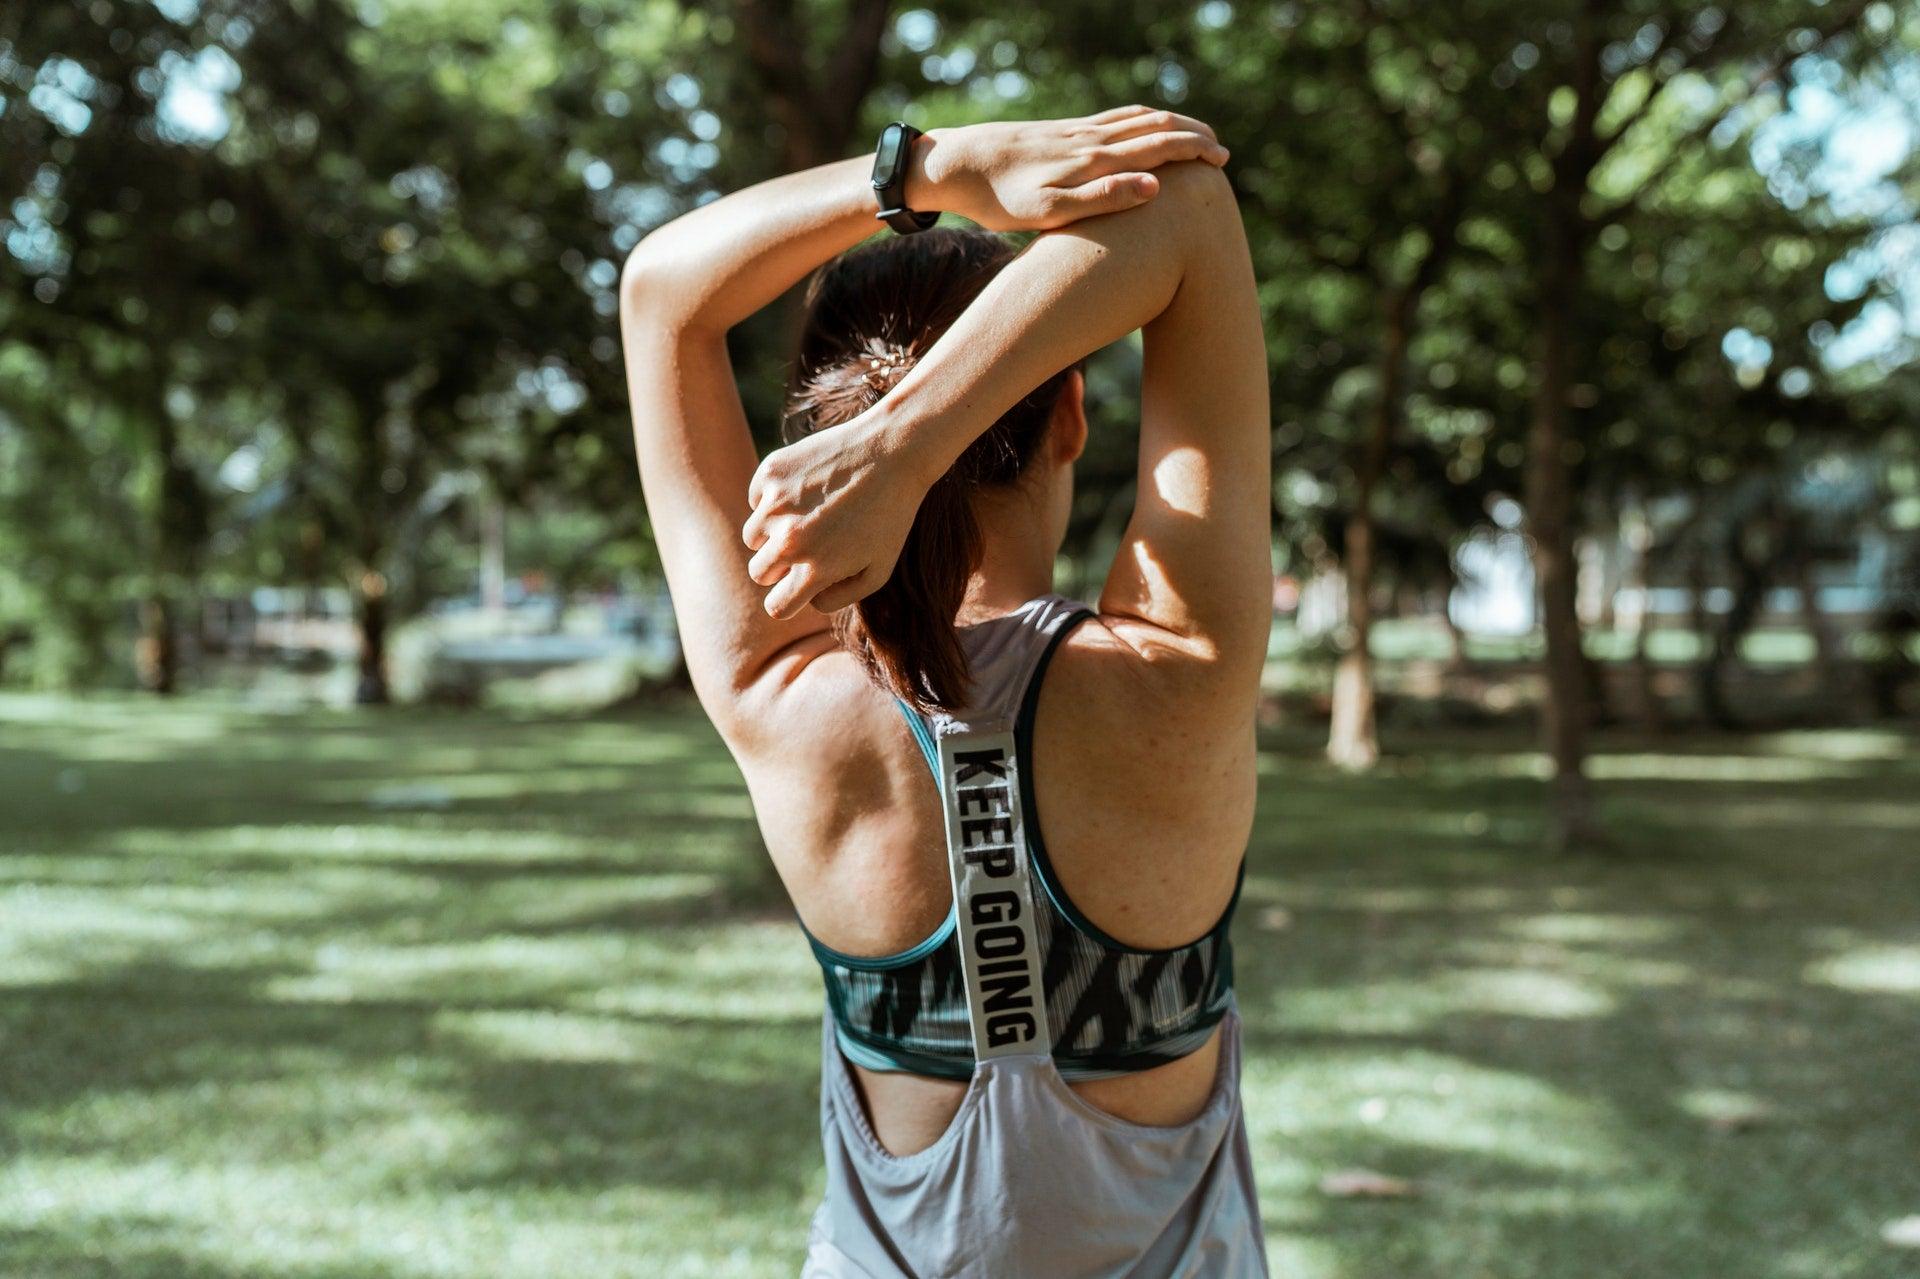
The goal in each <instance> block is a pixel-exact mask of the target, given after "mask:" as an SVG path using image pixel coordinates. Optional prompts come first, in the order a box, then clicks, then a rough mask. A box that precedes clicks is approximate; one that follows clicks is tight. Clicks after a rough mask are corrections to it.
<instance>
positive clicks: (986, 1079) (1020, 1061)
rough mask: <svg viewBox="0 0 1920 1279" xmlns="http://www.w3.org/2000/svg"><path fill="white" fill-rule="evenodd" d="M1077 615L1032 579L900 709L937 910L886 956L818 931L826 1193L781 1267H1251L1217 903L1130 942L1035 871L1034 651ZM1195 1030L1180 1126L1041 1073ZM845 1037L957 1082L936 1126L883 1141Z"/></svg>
mask: <svg viewBox="0 0 1920 1279" xmlns="http://www.w3.org/2000/svg"><path fill="white" fill-rule="evenodd" d="M1086 615H1087V614H1086V613H1085V610H1084V609H1081V608H1080V607H1079V606H1077V605H1075V604H1073V603H1072V602H1071V601H1068V600H1064V599H1062V598H1060V597H1057V596H1046V597H1043V598H1041V599H1038V600H1034V601H1032V602H1030V603H1028V604H1027V605H1025V606H1023V607H1022V608H1020V609H1019V610H1017V611H1015V612H1014V613H1012V614H1010V615H1008V616H1007V617H1003V618H997V619H995V620H994V621H991V622H987V623H984V624H983V625H981V626H975V627H968V628H966V629H964V630H963V631H962V632H961V642H962V644H963V646H964V647H965V649H966V651H967V654H968V657H969V659H970V661H971V663H972V673H973V677H974V695H973V697H972V699H971V703H972V704H971V705H969V706H968V707H967V708H966V709H965V710H964V711H962V712H960V713H957V714H954V715H940V716H935V717H932V718H931V719H930V720H927V721H920V722H919V724H918V731H917V733H916V736H919V737H920V738H921V742H922V747H923V749H925V750H927V753H928V755H929V758H930V762H932V763H933V765H934V769H935V776H936V778H937V780H938V782H939V786H940V791H941V798H942V803H943V807H944V810H945V824H946V834H947V852H948V863H949V870H950V876H951V880H952V886H953V893H954V910H953V912H952V913H951V914H950V916H949V918H948V921H947V923H946V924H944V925H943V926H942V928H941V929H940V930H939V931H937V932H936V933H935V934H934V935H933V936H932V937H930V938H928V939H927V940H926V941H925V942H923V943H921V945H919V946H916V947H914V948H912V949H911V950H910V951H907V952H904V953H903V955H900V956H891V957H888V958H887V959H883V960H865V959H852V958H850V957H846V956H836V955H835V954H834V952H831V951H828V950H826V948H825V947H822V946H820V945H819V943H818V942H816V943H815V953H816V955H818V956H819V957H820V960H821V965H822V969H823V971H824V972H825V973H826V976H827V989H828V1009H827V1013H826V1015H825V1016H824V1017H823V1018H822V1025H821V1089H820V1133H821V1142H822V1146H823V1148H824V1151H825V1155H826V1165H827V1193H826V1197H825V1200H824V1202H822V1204H821V1205H820V1208H819V1211H818V1212H816V1213H815V1214H814V1219H813V1230H812V1234H811V1237H810V1238H809V1240H808V1250H807V1259H806V1265H805V1269H804V1270H803V1271H802V1279H1041V1277H1044V1279H1170V1277H1172V1276H1178V1277H1179V1279H1260V1277H1261V1276H1265V1275H1266V1274H1267V1266H1266V1250H1265V1244H1264V1240H1263V1237H1262V1231H1261V1223H1260V1213H1259V1204H1258V1197H1257V1195H1256V1193H1255V1188H1254V1180H1253V1167H1252V1159H1251V1157H1250V1154H1249V1149H1248V1142H1247V1133H1246V1122H1245V1116H1244V1114H1243V1112H1242V1110H1241V1103H1240V1025H1239V1016H1238V1014H1237V1012H1236V1011H1235V1008H1234V1000H1233V989H1232V975H1231V965H1230V962H1229V952H1228V950H1227V944H1226V942H1227V923H1228V919H1227V918H1226V917H1223V918H1222V919H1221V921H1220V923H1219V924H1218V925H1217V926H1216V927H1215V928H1214V929H1213V930H1211V931H1210V932H1209V933H1208V934H1207V936H1205V937H1203V938H1201V939H1199V940H1198V941H1196V942H1194V943H1192V944H1191V945H1188V946H1182V947H1175V948H1172V949H1170V950H1163V951H1143V950H1135V949H1132V948H1128V947H1125V946H1122V945H1120V944H1119V943H1117V942H1115V941H1114V940H1113V939H1112V938H1109V937H1105V936H1104V935H1103V934H1101V933H1100V932H1099V931H1098V930H1097V929H1094V928H1093V927H1092V926H1091V924H1090V923H1089V922H1088V921H1086V920H1084V919H1083V918H1081V917H1080V916H1079V914H1078V912H1077V911H1075V910H1073V908H1072V905H1071V903H1070V902H1068V901H1067V899H1066V897H1065V895H1064V894H1063V893H1060V892H1059V886H1058V883H1057V882H1055V881H1054V880H1053V878H1052V876H1051V873H1050V871H1049V870H1048V869H1047V868H1046V863H1045V852H1044V849H1043V847H1042V845H1041V842H1040V840H1039V838H1038V831H1037V828H1036V822H1035V819H1034V810H1033V803H1032V786H1031V783H1030V781H1029V780H1028V779H1030V777H1031V774H1032V770H1031V767H1030V762H1031V754H1032V752H1031V732H1032V718H1033V703H1034V701H1035V700H1036V693H1037V690H1038V687H1039V680H1040V676H1041V673H1042V672H1043V671H1044V668H1045V663H1046V658H1047V656H1048V655H1049V654H1050V653H1051V652H1052V651H1053V648H1054V646H1055V645H1056V644H1057V643H1058V642H1059V640H1060V638H1061V636H1063V635H1064V634H1065V633H1066V631H1067V628H1068V627H1070V626H1071V625H1073V624H1074V622H1076V621H1078V620H1079V619H1080V618H1081V617H1084V616H1086ZM1036 885H1037V886H1036ZM1238 895H1239V894H1238V891H1237V890H1236V892H1235V897H1236V898H1237V897H1238ZM1231 914H1232V906H1231V905H1230V906H1229V907H1228V909H1227V911H1226V912H1225V915H1226V916H1227V917H1230V916H1231ZM889 974H892V975H893V979H892V981H891V983H889V981H888V975H889ZM875 975H877V980H876V979H874V978H875ZM1216 1026H1218V1028H1219V1032H1218V1033H1219V1034H1220V1037H1221V1039H1220V1061H1219V1066H1218V1068H1217V1071H1216V1074H1215V1078H1214V1083H1213V1088H1212V1091H1211V1092H1210V1093H1209V1095H1208V1097H1207V1100H1206V1102H1205V1103H1204V1105H1203V1106H1202V1108H1201V1110H1200V1112H1199V1114H1197V1115H1196V1116H1195V1117H1194V1118H1193V1119H1191V1120H1189V1121H1188V1122H1186V1123H1184V1124H1177V1125H1172V1126H1168V1127H1156V1126H1146V1125H1141V1124H1134V1123H1130V1122H1128V1121H1126V1120H1123V1119H1121V1118H1119V1117H1118V1116H1115V1115H1112V1114H1109V1113H1107V1112H1105V1111H1102V1110H1100V1109H1098V1108H1097V1107H1095V1106H1093V1105H1092V1104H1091V1103H1089V1102H1087V1101H1086V1100H1084V1099H1083V1098H1081V1097H1080V1096H1079V1094H1077V1093H1075V1092H1074V1091H1073V1090H1072V1089H1071V1088H1069V1087H1068V1086H1067V1084H1066V1082H1065V1080H1064V1079H1063V1078H1062V1075H1063V1073H1064V1072H1065V1070H1066V1068H1067V1067H1068V1066H1069V1065H1073V1066H1075V1067H1078V1068H1080V1069H1082V1070H1083V1071H1091V1072H1102V1073H1107V1072H1112V1071H1114V1070H1119V1069H1139V1068H1141V1067H1142V1066H1144V1065H1150V1064H1155V1063H1157V1062H1159V1061H1164V1060H1168V1059H1171V1058H1172V1057H1176V1056H1179V1055H1181V1054H1182V1053H1183V1052H1187V1051H1191V1050H1192V1049H1193V1048H1195V1047H1198V1046H1199V1045H1200V1044H1201V1043H1203V1042H1204V1041H1205V1038H1206V1036H1207V1035H1208V1034H1210V1033H1213V1032H1214V1028H1215V1027H1216ZM863 1055H864V1056H865V1057H866V1058H867V1059H868V1060H881V1061H887V1062H890V1063H901V1062H906V1061H910V1062H911V1065H896V1066H895V1068H909V1069H914V1070H918V1071H921V1072H922V1073H927V1074H941V1075H950V1076H953V1077H965V1078H966V1079H967V1080H968V1083H967V1089H966V1092H965V1094H964V1096H963V1097H962V1099H961V1101H960V1105H959V1108H958V1110H957V1111H956V1112H955V1114H954V1117H953V1119H952V1121H951V1122H950V1123H949V1125H948V1127H947V1130H946V1132H945V1133H944V1134H942V1136H941V1137H940V1139H939V1140H938V1141H936V1142H934V1144H933V1145H931V1146H929V1147H928V1148H926V1149H925V1150H921V1151H917V1152H915V1153H913V1154H910V1155H904V1156H900V1155H894V1154H891V1153H890V1152H888V1151H887V1150H886V1149H885V1147H883V1146H881V1144H880V1143H879V1140H878V1139H877V1138H876V1137H875V1135H874V1132H873V1129H872V1126H871V1125H870V1124H869V1122H868V1120H867V1116H866V1112H865V1108H864V1106H863V1104H862V1101H861V1098H860V1094H859V1088H858V1084H857V1081H856V1079H855V1078H854V1075H853V1071H852V1069H851V1068H850V1066H849V1065H848V1061H849V1059H850V1058H851V1059H852V1060H855V1061H859V1060H862V1058H863Z"/></svg>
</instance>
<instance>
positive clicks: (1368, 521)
mask: <svg viewBox="0 0 1920 1279" xmlns="http://www.w3.org/2000/svg"><path fill="white" fill-rule="evenodd" d="M1412 312H1413V298H1412V296H1411V295H1410V294H1409V293H1408V292H1407V291H1406V290H1396V291H1395V292H1394V293H1393V294H1392V295H1390V296H1389V298H1388V300H1387V306H1386V315H1385V324H1384V326H1383V327H1384V331H1383V333H1382V340H1381V344H1380V398H1379V400H1378V401H1377V402H1376V403H1375V405H1374V408H1373V421H1372V423H1371V424H1370V426H1369V428H1368V433H1367V440H1366V444H1365V446H1364V447H1363V448H1362V450H1361V453H1360V459H1359V465H1358V466H1356V467H1355V468H1354V494H1353V513H1352V515H1351V516H1350V517H1349V518H1348V520H1347V530H1346V546H1345V551H1344V554H1343V556H1342V558H1343V560H1344V561H1345V567H1346V573H1347V626H1346V650H1345V651H1344V652H1343V653H1341V655H1340V665H1339V666H1338V668H1337V669H1336V670H1335V671H1334V676H1333V726H1332V729H1331V731H1330V732H1329V734H1328V737H1327V758H1328V759H1330V760H1332V761H1333V762H1334V763H1336V764H1338V765H1340V767H1342V768H1347V769H1354V770H1361V769H1368V768H1372V767H1373V766H1374V764H1376V763H1377V762H1379V759H1380V736H1379V729H1378V723H1377V717H1376V714H1375V709H1376V703H1377V696H1376V688H1375V684H1374V667H1373V647H1372V642H1373V570H1374V564H1375V558H1376V557H1375V554H1374V551H1375V532H1376V531H1375V528H1374V521H1373V500H1374V492H1375V490H1377V489H1378V488H1379V487H1380V479H1381V476H1382V475H1383V474H1384V473H1385V471H1386V467H1387V454H1388V451H1389V450H1390V449H1391V448H1392V447H1393V435H1394V427H1395V425H1396V424H1397V422H1398V420H1399V414H1400V397H1401V396H1402V395H1404V394H1405V384H1406V363H1407V344H1408V342H1409V340H1410V332H1409V331H1410V329H1411V327H1412V324H1411V321H1412Z"/></svg>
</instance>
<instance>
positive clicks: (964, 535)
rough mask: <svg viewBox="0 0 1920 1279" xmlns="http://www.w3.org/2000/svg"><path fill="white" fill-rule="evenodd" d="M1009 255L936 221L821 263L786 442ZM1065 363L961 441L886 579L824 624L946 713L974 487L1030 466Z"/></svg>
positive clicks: (955, 672)
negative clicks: (976, 434) (976, 433)
mask: <svg viewBox="0 0 1920 1279" xmlns="http://www.w3.org/2000/svg"><path fill="white" fill-rule="evenodd" d="M1015 252H1016V250H1015V249H1014V247H1013V246H1012V245H1011V244H1009V243H1007V241H1005V240H1003V239H1001V238H1000V237H999V236H997V235H994V234H992V233H990V232H986V231H960V230H950V229H947V228H936V229H935V230H932V231H925V232H922V233H920V234H918V235H902V236H887V237H885V238H884V239H880V240H876V241H874V242H873V243H871V244H868V245H864V246H862V247H860V248H857V249H854V250H852V251H851V252H848V253H845V254H842V255H841V256H840V257H839V258H837V259H836V260H834V261H833V262H831V263H829V264H827V265H826V266H825V267H823V268H821V270H820V271H819V273H818V274H816V275H815V276H814V278H813V282H812V284H811V285H809V286H808V289H807V316H806V324H805V327H804V328H803V329H802V331H801V335H800V354H799V359H798V360H797V362H796V364H795V368H794V375H793V382H792V385H791V387H790V389H789V391H788V396H787V414H786V421H785V425H784V435H785V437H786V439H787V440H788V441H789V442H791V441H793V440H796V439H798V438H800V437H801V436H803V435H807V434H809V433H810V432H813V431H818V430H821V429H823V428H825V427H829V426H837V425H839V424H840V423H842V422H845V421H847V420H849V419H851V418H853V417H856V416H858V415H859V414H861V413H864V412H866V411H867V410H868V409H870V408H872V407H873V406H874V405H875V404H877V403H879V401H880V397H881V396H883V395H885V394H886V393H887V392H888V391H889V390H891V389H892V387H893V386H894V384H895V383H897V382H898V381H899V380H900V379H901V377H903V376H904V375H905V374H906V371H907V370H908V369H909V368H911V367H912V366H913V364H914V362H915V361H917V360H918V359H920V358H921V357H922V356H923V355H925V354H926V353H927V351H928V350H929V349H930V348H931V347H932V346H933V344H934V342H935V341H937V340H938V339H939V337H940V335H941V334H942V333H945V332H946V331H947V329H948V328H949V327H950V326H951V325H952V324H953V322H954V321H955V320H956V319H958V318H959V317H960V313H961V312H962V311H964V310H966V308H967V305H968V304H969V303H971V302H972V301H973V300H974V298H976V297H978V296H979V295H980V291H981V290H982V289H984V288H985V287H986V285H987V282H988V281H989V280H991V279H992V278H993V277H994V276H995V275H996V274H998V273H999V271H1000V268H1001V267H1003V266H1005V265H1006V264H1007V263H1008V262H1010V261H1012V260H1013V258H1014V255H1015ZM1076 367H1077V366H1076ZM1072 371H1073V370H1072V369H1063V370H1062V371H1061V372H1059V373H1057V374H1055V375H1054V376H1052V377H1050V378H1048V379H1047V380H1046V382H1044V383H1042V384H1041V385H1040V386H1039V387H1038V388H1036V389H1035V390H1034V391H1033V392H1031V393H1030V394H1029V395H1027V397H1026V398H1025V399H1023V400H1021V401H1020V402H1019V403H1018V404H1016V405H1014V406H1013V407H1012V408H1011V409H1009V410H1007V412H1006V413H1005V414H1003V415H1002V416H1001V418H1000V420H999V421H997V422H995V423H994V424H993V425H992V426H991V427H989V428H988V429H987V431H986V433H985V434H983V435H981V437H980V438H979V439H978V440H975V441H974V442H973V444H971V445H969V446H968V448H967V450H966V452H964V453H962V454H961V455H960V457H959V460H957V461H956V462H955V463H954V464H953V466H952V467H951V468H949V469H948V471H947V473H946V474H945V475H943V476H941V477H940V478H939V479H938V480H937V481H935V482H934V485H933V487H932V488H931V489H929V490H928V492H927V496H926V498H925V499H924V500H923V501H922V502H921V503H920V510H919V512H918V513H917V514H916V515H915V516H914V520H913V528H912V530H911V531H910V532H909V533H908V534H907V541H906V545H905V546H904V547H903V548H902V550H901V552H900V559H899V561H898V562H897V563H896V564H895V565H894V568H893V575H892V576H891V577H889V578H888V579H887V581H886V584H885V585H883V586H882V587H880V589H879V590H877V591H875V592H874V593H873V594H871V595H869V596H867V597H866V598H865V599H863V600H861V601H860V602H859V603H857V604H855V605H853V606H852V607H850V608H844V609H841V610H840V611H839V612H837V613H835V614H834V617H833V629H834V634H835V635H836V636H838V637H839V639H840V642H841V644H843V645H844V646H845V647H846V648H847V649H848V650H849V651H850V652H852V653H853V655H854V656H855V657H857V658H858V659H859V660H860V663H861V665H862V666H864V667H865V668H866V670H867V673H868V674H869V675H870V676H872V677H873V679H874V680H875V682H877V683H878V684H880V685H881V686H882V687H883V688H886V689H889V690H890V691H892V692H893V693H894V694H896V695H897V696H899V697H900V698H902V699H904V700H905V701H907V702H909V703H911V704H912V705H914V706H915V707H917V708H919V709H921V710H930V709H933V708H941V709H946V710H953V709H956V708H958V707H960V706H961V705H963V704H964V703H965V702H966V699H967V693H968V685H969V683H970V680H969V675H968V671H967V658H966V653H965V651H964V650H962V649H961V647H960V637H959V634H958V633H957V632H956V631H955V629H954V619H955V617H957V616H958V615H959V612H960V605H961V603H962V601H963V600H964V599H965V597H966V590H967V581H968V579H969V578H970V577H972V576H973V572H974V570H975V569H977V568H979V566H980V554H981V537H980V523H979V520H978V519H977V517H976V516H975V514H974V511H973V503H972V496H971V495H972V494H973V492H974V491H975V490H978V489H986V488H1003V487H1006V486H1008V485H1011V484H1013V483H1014V482H1015V481H1016V480H1018V479H1019V478H1020V476H1021V475H1022V474H1023V473H1024V472H1025V471H1026V469H1027V465H1028V463H1030V462H1032V461H1033V458H1034V456H1035V455H1036V454H1037V453H1038V452H1039V450H1040V445H1041V442H1042V441H1043V440H1045V439H1046V436H1047V427H1048V424H1049V423H1050V422H1051V420H1052V418H1053V410H1054V408H1055V406H1056V405H1057V404H1058V403H1059V402H1060V396H1061V393H1062V392H1063V391H1064V390H1065V389H1066V386H1067V378H1068V375H1069V374H1070V373H1071V372H1072Z"/></svg>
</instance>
